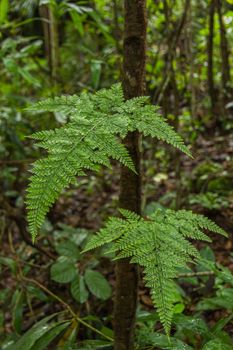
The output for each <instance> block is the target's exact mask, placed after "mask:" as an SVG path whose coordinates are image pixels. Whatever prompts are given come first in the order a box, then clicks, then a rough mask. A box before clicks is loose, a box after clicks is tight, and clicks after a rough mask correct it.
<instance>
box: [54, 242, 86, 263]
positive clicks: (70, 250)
mask: <svg viewBox="0 0 233 350" xmlns="http://www.w3.org/2000/svg"><path fill="white" fill-rule="evenodd" d="M56 251H57V252H58V254H60V255H63V256H67V257H68V258H72V259H75V260H77V259H78V258H79V257H80V252H79V249H78V247H77V245H76V244H75V243H74V242H72V241H66V242H62V243H60V244H58V245H57V246H56Z"/></svg>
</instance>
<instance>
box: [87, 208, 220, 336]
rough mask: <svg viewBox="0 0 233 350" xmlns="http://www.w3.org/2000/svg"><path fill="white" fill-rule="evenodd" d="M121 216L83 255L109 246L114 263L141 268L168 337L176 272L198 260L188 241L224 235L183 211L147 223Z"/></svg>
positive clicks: (169, 212)
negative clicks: (210, 233) (120, 261)
mask: <svg viewBox="0 0 233 350" xmlns="http://www.w3.org/2000/svg"><path fill="white" fill-rule="evenodd" d="M120 212H121V214H122V215H123V216H124V219H120V218H113V217H112V218H110V220H109V221H108V222H107V223H106V226H105V227H104V228H102V229H101V230H100V231H99V232H98V233H97V235H95V236H94V237H93V238H92V239H91V241H90V242H89V243H88V244H87V246H86V248H85V250H84V251H88V250H90V249H94V248H97V247H100V246H102V245H104V244H106V243H110V242H112V247H111V252H115V253H116V259H122V258H131V262H132V263H136V264H139V265H141V266H142V267H143V268H144V279H145V282H146V285H147V286H148V287H149V288H150V291H151V297H152V301H153V303H154V305H155V306H156V307H157V310H158V314H159V316H160V320H161V323H162V324H163V326H164V329H165V331H166V333H167V334H169V332H170V327H171V322H172V316H173V307H174V294H175V290H176V284H175V282H174V279H175V278H176V277H177V274H178V268H180V267H182V268H183V267H186V265H187V263H189V262H192V261H193V260H196V259H198V258H199V252H198V250H197V249H196V248H195V247H194V245H192V244H191V243H190V242H189V240H188V239H189V238H190V239H199V240H203V241H209V240H210V239H209V237H208V236H207V235H206V234H205V233H203V232H202V230H203V229H207V230H210V231H213V232H217V233H219V234H222V235H224V236H226V232H225V231H224V230H222V229H221V228H220V227H218V226H217V225H216V224H215V223H213V222H212V221H211V220H209V219H207V218H205V217H204V216H202V215H198V214H193V213H192V212H191V211H186V210H180V211H178V212H176V211H173V210H161V209H158V210H156V211H155V212H154V213H152V214H151V215H150V216H149V217H148V218H146V219H143V218H141V217H139V216H138V215H136V214H134V213H130V212H129V211H126V210H122V209H121V210H120Z"/></svg>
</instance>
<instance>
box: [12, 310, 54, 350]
mask: <svg viewBox="0 0 233 350" xmlns="http://www.w3.org/2000/svg"><path fill="white" fill-rule="evenodd" d="M54 316H55V314H53V315H50V316H48V317H45V318H43V319H42V320H41V321H39V322H37V323H36V324H34V326H32V328H30V329H29V331H27V332H26V333H25V334H24V335H23V336H22V337H20V339H19V340H18V341H17V342H16V343H15V344H12V345H11V346H10V347H9V348H7V350H31V347H32V346H33V345H34V344H35V342H36V341H37V340H38V339H39V338H40V337H42V336H43V335H44V334H45V333H47V332H48V330H49V329H50V328H51V325H49V324H48V321H49V320H51V319H52V318H53V317H54Z"/></svg>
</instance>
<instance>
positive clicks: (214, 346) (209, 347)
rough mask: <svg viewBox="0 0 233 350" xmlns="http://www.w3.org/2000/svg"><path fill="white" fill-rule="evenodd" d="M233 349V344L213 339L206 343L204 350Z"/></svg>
mask: <svg viewBox="0 0 233 350" xmlns="http://www.w3.org/2000/svg"><path fill="white" fill-rule="evenodd" d="M232 347H233V343H232V345H229V344H226V343H224V342H222V341H221V340H220V339H213V340H210V341H209V342H208V343H206V344H205V345H204V347H203V348H202V350H232Z"/></svg>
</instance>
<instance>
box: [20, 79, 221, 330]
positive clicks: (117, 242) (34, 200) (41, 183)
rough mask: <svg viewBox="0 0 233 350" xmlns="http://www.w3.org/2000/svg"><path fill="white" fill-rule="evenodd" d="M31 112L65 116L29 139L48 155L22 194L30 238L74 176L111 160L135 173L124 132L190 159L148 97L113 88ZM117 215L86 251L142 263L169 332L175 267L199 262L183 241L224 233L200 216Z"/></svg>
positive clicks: (52, 102) (45, 104)
mask: <svg viewBox="0 0 233 350" xmlns="http://www.w3.org/2000/svg"><path fill="white" fill-rule="evenodd" d="M30 110H34V111H50V112H60V113H63V115H65V116H66V117H67V119H68V122H67V123H66V124H65V125H64V126H63V127H61V128H59V129H55V130H50V131H42V132H38V133H36V134H34V135H33V136H32V137H33V138H34V139H35V140H37V141H38V145H39V146H41V147H42V148H44V149H46V150H47V152H48V155H47V157H45V158H43V159H41V160H38V161H36V162H35V164H34V167H33V170H32V172H33V175H32V177H31V182H30V185H29V188H28V193H27V200H26V201H27V209H28V222H29V230H30V232H31V235H32V238H33V240H34V239H35V237H36V235H37V233H38V230H39V228H40V226H41V225H42V223H43V221H44V218H45V216H46V214H47V212H48V210H49V208H50V207H51V205H52V204H53V203H54V202H55V201H56V199H57V198H58V197H59V195H60V193H61V192H62V191H63V189H65V188H66V187H67V186H69V185H70V184H71V183H72V182H74V181H76V177H77V176H78V175H84V174H85V171H87V170H93V171H98V169H99V168H100V166H103V165H104V166H107V167H111V162H110V160H111V159H115V160H118V161H119V162H120V163H122V164H123V165H125V166H127V167H128V168H130V169H131V170H132V171H134V172H135V168H134V164H133V162H132V160H131V157H130V156H129V154H128V151H127V149H126V148H125V146H124V145H123V144H122V142H121V140H122V139H123V138H124V137H125V136H126V135H127V133H128V132H132V131H139V132H140V133H142V134H143V135H150V136H152V137H156V138H158V139H160V140H163V141H165V142H167V143H169V144H171V145H173V146H174V147H177V148H178V149H180V150H181V151H182V152H184V153H186V154H187V155H189V156H191V154H190V151H189V149H188V148H187V147H186V146H185V144H184V142H183V140H182V138H181V137H180V136H179V135H178V134H177V133H176V132H175V131H174V129H173V128H172V127H171V126H169V124H167V122H166V120H164V118H163V117H162V116H161V115H160V114H159V111H158V107H156V106H153V105H150V104H148V98H147V97H137V98H133V99H131V100H127V101H125V100H124V96H123V91H122V88H121V85H120V84H116V85H113V86H112V87H111V88H110V89H102V90H100V91H99V92H97V93H96V94H90V93H83V94H81V95H80V96H76V95H74V96H61V97H56V98H54V99H47V100H45V101H41V102H38V103H37V104H35V105H34V106H32V107H30ZM121 214H122V215H123V217H124V219H120V218H111V219H110V220H109V222H108V223H107V225H106V227H105V228H103V229H101V230H100V232H99V233H98V234H97V235H96V236H95V238H94V239H93V240H92V241H91V242H90V243H89V244H88V245H87V247H86V251H87V250H89V249H92V248H95V247H98V246H100V245H102V244H105V243H109V242H112V250H113V251H114V252H116V254H117V255H116V258H117V259H120V258H125V257H130V258H131V262H132V263H137V264H139V265H141V266H143V267H144V273H145V281H146V284H147V285H148V286H149V287H150V289H151V295H152V299H153V302H154V304H155V306H156V307H157V308H158V312H159V315H160V318H161V322H162V324H163V326H164V328H165V330H166V332H167V333H169V330H170V326H171V320H172V313H173V300H172V295H173V290H174V288H175V284H174V282H173V280H174V278H175V277H176V275H177V268H178V267H183V266H185V265H186V264H187V263H188V262H189V261H191V260H192V259H193V258H194V259H196V258H198V251H197V250H196V248H195V247H194V246H193V245H192V244H191V243H190V242H189V240H188V239H189V238H191V239H200V240H204V241H210V240H209V238H208V236H206V234H205V233H204V232H202V230H203V229H209V230H211V231H214V232H217V233H220V234H223V235H224V234H225V232H224V231H223V230H221V229H220V228H219V227H218V226H217V225H215V224H214V223H213V222H211V221H210V220H208V219H206V218H204V217H203V216H201V215H196V214H192V213H191V212H188V211H178V212H174V211H172V210H167V211H159V210H157V211H156V212H154V213H153V214H152V215H151V216H150V217H148V218H146V219H143V218H141V217H140V216H138V215H136V214H134V213H131V212H128V211H126V210H121Z"/></svg>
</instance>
